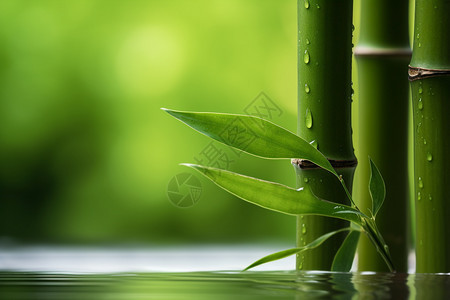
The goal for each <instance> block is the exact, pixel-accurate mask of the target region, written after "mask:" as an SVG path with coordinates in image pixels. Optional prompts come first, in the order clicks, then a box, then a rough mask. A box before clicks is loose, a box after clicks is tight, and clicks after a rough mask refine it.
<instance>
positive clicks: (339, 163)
mask: <svg viewBox="0 0 450 300" xmlns="http://www.w3.org/2000/svg"><path fill="white" fill-rule="evenodd" d="M328 161H329V162H330V164H331V166H332V167H333V168H334V169H343V168H355V167H356V166H357V165H358V160H357V159H356V158H355V159H350V160H335V159H328ZM291 164H293V165H297V166H298V167H299V168H300V169H302V170H305V169H320V167H319V166H318V165H316V164H315V163H313V162H311V161H309V160H307V159H299V158H293V159H291Z"/></svg>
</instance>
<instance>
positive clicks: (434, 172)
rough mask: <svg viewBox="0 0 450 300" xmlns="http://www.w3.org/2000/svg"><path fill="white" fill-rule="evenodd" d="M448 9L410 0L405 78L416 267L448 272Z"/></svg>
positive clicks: (449, 5) (443, 0) (439, 2)
mask: <svg viewBox="0 0 450 300" xmlns="http://www.w3.org/2000/svg"><path fill="white" fill-rule="evenodd" d="M449 12H450V2H449V1H448V0H426V1H425V0H416V6H415V25H414V47H413V56H412V60H411V63H410V68H409V78H410V81H411V91H412V97H413V110H414V112H413V115H414V183H415V205H416V272H418V273H444V272H445V273H447V272H450V226H449V225H448V220H449V219H450V199H449V195H450V176H449V175H448V172H449V170H450V138H449V137H450V34H449V30H450V18H449Z"/></svg>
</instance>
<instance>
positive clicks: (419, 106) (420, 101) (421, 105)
mask: <svg viewBox="0 0 450 300" xmlns="http://www.w3.org/2000/svg"><path fill="white" fill-rule="evenodd" d="M417 107H418V108H419V109H420V110H422V109H423V102H422V98H419V103H418V104H417Z"/></svg>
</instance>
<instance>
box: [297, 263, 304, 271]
mask: <svg viewBox="0 0 450 300" xmlns="http://www.w3.org/2000/svg"><path fill="white" fill-rule="evenodd" d="M298 269H299V270H303V261H301V262H300V263H299V264H298Z"/></svg>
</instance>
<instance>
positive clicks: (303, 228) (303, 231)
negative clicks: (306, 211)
mask: <svg viewBox="0 0 450 300" xmlns="http://www.w3.org/2000/svg"><path fill="white" fill-rule="evenodd" d="M302 233H303V234H306V225H305V224H302Z"/></svg>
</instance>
